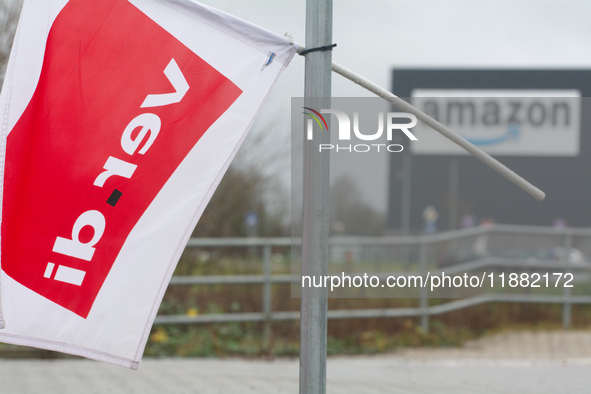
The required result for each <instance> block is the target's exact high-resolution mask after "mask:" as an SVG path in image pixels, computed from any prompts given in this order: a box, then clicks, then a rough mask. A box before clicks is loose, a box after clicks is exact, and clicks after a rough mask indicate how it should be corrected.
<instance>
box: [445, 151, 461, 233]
mask: <svg viewBox="0 0 591 394" xmlns="http://www.w3.org/2000/svg"><path fill="white" fill-rule="evenodd" d="M459 180H460V159H459V158H457V157H453V158H452V159H451V161H450V163H449V216H448V219H447V220H448V221H449V223H448V228H449V229H450V230H455V229H456V228H458V196H459Z"/></svg>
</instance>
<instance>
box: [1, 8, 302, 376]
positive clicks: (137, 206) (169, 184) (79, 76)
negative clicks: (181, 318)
mask: <svg viewBox="0 0 591 394" xmlns="http://www.w3.org/2000/svg"><path fill="white" fill-rule="evenodd" d="M296 49H297V48H296V45H293V44H290V43H289V42H288V40H287V39H285V38H283V37H281V36H278V35H276V34H273V33H270V32H268V31H266V30H264V29H261V28H259V27H257V26H254V25H252V24H250V23H247V22H245V21H242V20H240V19H238V18H235V17H233V16H231V15H227V14H225V13H222V12H220V11H217V10H215V9H212V8H210V7H207V6H203V5H201V4H198V3H196V2H194V1H192V0H100V1H88V0H69V1H68V0H26V2H25V5H24V8H23V11H22V14H21V19H20V23H19V27H18V30H17V33H16V37H15V41H14V46H13V49H12V53H11V57H10V61H9V64H8V69H7V75H6V78H5V82H4V86H3V88H2V94H1V96H0V111H1V112H0V114H1V115H0V116H1V117H2V123H0V127H1V128H2V140H1V141H2V146H1V148H2V151H3V152H4V153H5V154H4V156H3V161H4V163H3V166H2V168H3V173H4V174H3V185H2V232H1V245H2V247H1V268H2V270H1V276H0V283H1V288H0V291H1V293H0V295H1V303H2V305H1V307H2V312H3V319H4V320H5V322H6V327H5V328H4V329H2V330H0V341H2V342H7V343H13V344H19V345H28V346H35V347H39V348H44V349H51V350H57V351H61V352H66V353H71V354H77V355H81V356H84V357H89V358H93V359H97V360H103V361H108V362H111V363H114V364H118V365H122V366H126V367H130V368H137V366H138V364H139V362H140V360H141V357H142V354H143V350H144V346H145V344H146V341H147V338H148V335H149V333H150V329H151V326H152V323H153V321H154V317H155V315H156V312H157V310H158V307H159V305H160V301H161V299H162V296H163V294H164V291H165V290H166V287H167V285H168V282H169V280H170V277H171V275H172V272H173V270H174V268H175V266H176V263H177V261H178V259H179V257H180V254H181V252H182V251H183V249H184V246H185V244H186V242H187V240H188V238H189V236H190V234H191V231H192V229H193V228H194V226H195V224H196V223H197V220H198V219H199V217H200V215H201V213H202V212H203V210H204V209H205V206H206V205H207V203H208V201H209V199H210V198H211V196H212V194H213V192H214V190H215V188H216V186H217V185H218V183H219V181H220V180H221V178H222V176H223V174H224V172H225V171H226V169H227V168H228V166H229V164H230V162H231V161H232V158H233V157H234V155H235V153H236V151H237V150H238V147H239V146H240V144H241V142H242V141H243V140H244V138H245V135H246V133H247V131H248V129H249V128H250V126H251V124H252V122H253V119H254V117H255V115H256V114H257V112H258V110H259V108H260V106H261V104H262V102H263V100H264V99H265V97H266V96H267V94H268V92H269V90H270V89H271V87H272V86H273V84H274V83H275V81H276V79H277V77H278V76H279V75H280V74H281V72H282V71H283V69H284V68H285V67H286V66H287V64H288V63H289V61H290V60H291V58H292V57H293V55H294V54H295V51H296Z"/></svg>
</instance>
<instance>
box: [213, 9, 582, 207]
mask: <svg viewBox="0 0 591 394" xmlns="http://www.w3.org/2000/svg"><path fill="white" fill-rule="evenodd" d="M203 3H205V4H208V5H211V6H213V7H216V8H218V9H220V10H223V11H225V12H228V13H231V14H233V15H235V16H238V17H240V18H243V19H245V20H248V21H250V22H252V23H255V24H257V25H259V26H261V27H264V28H266V29H268V30H271V31H274V32H276V33H278V34H281V35H283V34H284V33H285V32H289V33H291V34H292V36H293V37H294V39H295V41H296V42H301V43H304V40H305V6H306V4H305V1H304V0H293V1H284V0H282V1H278V0H240V1H237V0H204V1H203ZM590 16H591V1H588V0H587V1H583V0H580V1H575V0H560V1H556V0H552V1H543V0H442V1H435V0H412V1H411V0H404V1H402V0H363V1H361V0H335V1H334V16H333V18H334V22H333V41H334V42H336V43H337V44H338V47H337V48H335V50H334V51H333V61H335V62H338V63H341V64H342V65H344V66H346V67H348V68H350V69H352V70H354V71H356V72H357V73H359V74H361V75H363V76H365V77H367V78H369V79H371V80H372V81H373V82H375V83H377V84H379V85H381V86H383V87H385V88H388V89H389V88H390V85H391V71H390V70H391V69H392V68H393V67H395V66H398V67H400V66H404V67H420V68H425V67H429V68H435V67H479V68H484V67H487V68H488V67H499V68H532V67H535V68H562V67H564V68H590V67H591V23H590ZM303 66H304V60H303V58H301V57H299V56H296V58H294V59H293V61H292V63H291V65H290V66H289V67H288V69H287V70H286V71H285V73H284V74H283V75H282V77H281V78H280V80H279V82H278V83H277V85H276V86H275V88H274V90H273V92H272V94H271V96H270V99H269V100H268V102H267V104H266V105H265V107H264V108H263V111H262V112H261V116H260V118H259V120H258V122H257V124H256V125H255V126H254V129H253V132H254V133H261V132H263V130H265V131H264V132H269V130H268V127H264V126H268V124H269V122H272V124H276V127H274V128H273V130H272V132H273V133H274V134H275V133H277V134H276V136H274V137H273V141H276V142H277V144H278V145H284V144H288V143H289V118H290V109H289V107H290V98H291V97H300V96H303V93H304V92H303V85H304V82H303V81H304V67H303ZM332 83H333V85H332V86H333V90H332V94H333V96H341V97H359V96H371V93H369V92H366V91H364V90H363V89H361V88H360V87H358V86H356V85H354V84H353V83H351V82H349V81H347V80H345V79H343V78H342V77H340V76H338V75H333V82H332ZM394 93H396V92H394ZM243 153H244V154H246V155H248V152H243ZM385 159H386V156H384V160H383V162H381V163H376V168H375V169H374V171H375V172H374V174H375V176H374V177H367V176H363V177H360V178H359V179H358V182H359V184H360V185H361V186H362V188H363V189H365V190H366V191H367V196H368V201H369V202H371V203H372V205H374V206H375V207H376V208H378V209H381V210H385V204H386V198H387V192H386V188H385V185H386V183H385V180H386V177H387V161H386V160H385ZM286 163H287V166H286V173H287V171H288V170H289V161H286ZM333 175H337V176H338V174H333ZM333 179H334V177H333ZM287 182H289V178H288V177H287ZM369 196H372V197H371V198H369Z"/></svg>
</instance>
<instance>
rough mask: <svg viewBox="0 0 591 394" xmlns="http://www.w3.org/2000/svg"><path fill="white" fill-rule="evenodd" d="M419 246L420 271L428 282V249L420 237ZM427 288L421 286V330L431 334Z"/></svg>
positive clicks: (423, 239)
mask: <svg viewBox="0 0 591 394" xmlns="http://www.w3.org/2000/svg"><path fill="white" fill-rule="evenodd" d="M419 239H420V246H419V248H420V249H419V264H420V267H419V270H420V271H421V276H422V277H423V280H427V247H428V244H427V243H426V242H425V238H424V237H420V238H419ZM427 291H428V289H427V286H421V328H422V329H423V332H425V333H427V332H429V300H428V298H427V297H428V293H427Z"/></svg>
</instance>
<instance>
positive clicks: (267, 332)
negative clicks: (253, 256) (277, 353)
mask: <svg viewBox="0 0 591 394" xmlns="http://www.w3.org/2000/svg"><path fill="white" fill-rule="evenodd" d="M263 275H264V277H265V283H264V284H263V313H264V314H265V326H264V328H263V348H264V349H265V350H267V349H269V339H270V338H271V320H272V319H271V317H272V316H271V297H272V292H271V290H272V288H271V245H265V246H263Z"/></svg>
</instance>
